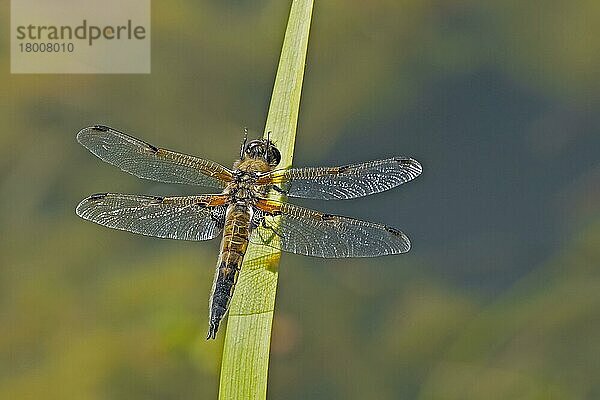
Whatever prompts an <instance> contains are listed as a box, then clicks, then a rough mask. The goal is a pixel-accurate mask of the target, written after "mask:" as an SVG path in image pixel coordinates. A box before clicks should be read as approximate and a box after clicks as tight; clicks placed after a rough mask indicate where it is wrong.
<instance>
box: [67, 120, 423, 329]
mask: <svg viewBox="0 0 600 400" xmlns="http://www.w3.org/2000/svg"><path fill="white" fill-rule="evenodd" d="M77 140H78V141H79V143H81V144H82V145H83V146H84V147H86V148H87V149H88V150H89V151H91V152H92V153H93V154H95V155H96V156H98V157H99V158H101V159H102V160H104V161H106V162H108V163H110V164H113V165H115V166H117V167H119V168H120V169H121V170H123V171H125V172H128V173H130V174H132V175H135V176H137V177H139V178H144V179H150V180H154V181H159V182H166V183H179V184H188V185H199V186H205V187H211V188H216V189H220V190H221V193H220V194H200V195H196V196H182V197H156V196H142V195H134V194H117V193H101V194H94V195H92V196H90V197H88V198H86V199H84V200H83V201H82V202H81V203H79V205H78V206H77V215H79V216H80V217H82V218H84V219H87V220H90V221H92V222H95V223H97V224H100V225H104V226H107V227H109V228H114V229H120V230H124V231H129V232H133V233H138V234H142V235H147V236H154V237H159V238H169V239H182V240H208V239H213V238H215V237H217V236H218V235H219V234H220V233H221V232H223V236H222V240H221V248H220V254H219V258H218V261H217V270H216V273H215V279H214V283H213V287H212V293H211V298H210V307H209V314H210V315H209V330H208V337H207V339H211V338H212V339H214V338H215V337H216V334H217V330H218V328H219V324H220V322H221V319H222V318H223V317H224V315H225V313H226V312H227V309H228V308H229V303H230V301H231V298H232V296H233V290H234V288H235V284H236V280H237V277H238V275H239V273H240V269H241V266H242V260H243V258H244V254H245V253H246V249H247V247H248V243H249V242H256V243H259V244H263V245H267V246H276V247H277V248H279V249H281V250H283V251H287V252H290V253H295V254H302V255H306V256H314V257H324V258H342V257H377V256H383V255H389V254H399V253H405V252H407V251H408V250H409V249H410V241H409V240H408V237H406V235H404V233H402V232H400V231H399V230H397V229H394V228H391V227H389V226H386V225H382V224H376V223H372V222H366V221H361V220H358V219H354V218H348V217H342V216H338V215H331V214H325V213H321V212H318V211H313V210H309V209H306V208H302V207H298V206H295V205H291V204H288V203H284V202H279V201H275V200H272V199H270V198H269V193H270V192H271V191H272V190H274V191H276V192H277V193H279V194H283V195H286V196H289V197H301V198H307V199H321V200H332V199H353V198H357V197H362V196H367V195H370V194H373V193H379V192H383V191H385V190H388V189H392V188H394V187H396V186H398V185H401V184H403V183H405V182H408V181H410V180H412V179H414V178H416V177H417V176H418V175H419V174H420V173H421V171H422V169H421V165H420V164H419V163H418V162H417V161H416V160H414V159H412V158H408V157H394V158H388V159H385V160H378V161H370V162H365V163H362V164H354V165H345V166H341V167H330V168H291V169H276V167H277V165H278V164H279V162H280V160H281V155H280V153H279V150H277V148H276V147H275V145H274V144H273V142H271V141H270V140H269V139H262V140H252V141H249V142H248V141H247V136H246V137H245V138H244V142H243V143H242V147H241V151H240V159H239V160H237V161H235V163H234V164H233V169H229V168H226V167H224V166H222V165H220V164H217V163H215V162H213V161H208V160H204V159H201V158H198V157H194V156H190V155H186V154H181V153H177V152H174V151H171V150H167V149H163V148H159V147H155V146H153V145H151V144H148V143H145V142H143V141H141V140H139V139H136V138H134V137H132V136H129V135H127V134H125V133H123V132H119V131H117V130H115V129H112V128H109V127H106V126H102V125H97V126H92V127H88V128H84V129H82V130H81V131H80V132H79V133H78V134H77ZM258 227H264V228H266V230H267V231H270V232H272V233H273V235H272V236H273V237H276V238H277V240H274V241H270V242H269V241H265V240H264V238H262V237H260V235H258V234H257V233H258V232H259V231H261V230H259V229H256V228H258ZM273 243H275V244H273Z"/></svg>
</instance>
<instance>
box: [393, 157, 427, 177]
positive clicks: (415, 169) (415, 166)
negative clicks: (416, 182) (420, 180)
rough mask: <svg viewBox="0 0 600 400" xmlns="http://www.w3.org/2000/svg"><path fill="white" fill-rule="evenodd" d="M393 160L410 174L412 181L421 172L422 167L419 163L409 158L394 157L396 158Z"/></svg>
mask: <svg viewBox="0 0 600 400" xmlns="http://www.w3.org/2000/svg"><path fill="white" fill-rule="evenodd" d="M394 160H396V161H397V162H398V163H399V164H401V165H403V166H404V167H406V169H407V170H409V171H410V172H411V175H412V179H414V178H416V177H417V176H419V175H421V173H422V172H423V166H422V165H421V163H420V162H418V161H417V160H415V159H414V158H411V157H396V158H394Z"/></svg>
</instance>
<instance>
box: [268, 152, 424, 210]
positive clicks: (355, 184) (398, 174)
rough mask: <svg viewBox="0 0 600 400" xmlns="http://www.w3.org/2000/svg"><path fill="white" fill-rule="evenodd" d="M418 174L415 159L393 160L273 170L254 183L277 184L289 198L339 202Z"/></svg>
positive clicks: (398, 183) (390, 185)
mask: <svg viewBox="0 0 600 400" xmlns="http://www.w3.org/2000/svg"><path fill="white" fill-rule="evenodd" d="M422 171H423V169H422V167H421V164H419V162H418V161H417V160H414V159H412V158H405V157H394V158H389V159H386V160H377V161H369V162H366V163H362V164H354V165H345V166H342V167H331V168H297V169H295V168H292V169H289V170H287V171H282V170H279V171H273V172H271V173H268V174H266V175H265V176H264V177H261V178H259V180H258V183H259V184H263V185H268V184H273V185H277V184H281V185H282V188H283V190H284V191H285V193H286V194H287V195H288V196H290V197H303V198H306V199H320V200H334V199H335V200H342V199H354V198H357V197H363V196H368V195H370V194H374V193H379V192H383V191H385V190H389V189H392V188H395V187H396V186H399V185H401V184H403V183H405V182H408V181H410V180H412V179H414V178H416V177H417V176H419V175H420V174H421V172H422Z"/></svg>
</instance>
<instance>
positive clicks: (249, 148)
mask: <svg viewBox="0 0 600 400" xmlns="http://www.w3.org/2000/svg"><path fill="white" fill-rule="evenodd" d="M244 156H245V157H249V158H260V159H263V160H265V161H266V162H267V164H269V165H270V166H271V167H276V166H277V164H279V162H280V161H281V153H280V152H279V150H277V147H275V146H274V145H273V142H271V141H270V140H269V139H261V140H251V141H249V142H248V143H246V145H245V146H244Z"/></svg>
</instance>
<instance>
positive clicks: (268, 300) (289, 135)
mask: <svg viewBox="0 0 600 400" xmlns="http://www.w3.org/2000/svg"><path fill="white" fill-rule="evenodd" d="M312 9H313V0H293V1H292V7H291V10H290V16H289V19H288V25H287V29H286V32H285V38H284V41H283V47H282V50H281V56H280V59H279V66H278V68H277V76H276V78H275V84H274V87H273V94H272V95H271V104H270V106H269V113H268V116H267V122H266V124H265V137H266V135H267V132H270V137H271V140H272V141H273V142H274V143H275V145H276V146H277V148H278V149H279V151H280V152H281V163H280V164H279V166H278V168H288V167H290V166H291V165H292V156H293V153H294V142H295V137H296V126H297V122H298V110H299V107H300V94H301V91H302V80H303V77H304V64H305V60H306V51H307V47H308V34H309V30H310V21H311V16H312ZM280 255H281V253H280V252H279V251H277V250H274V249H271V248H267V247H265V246H254V245H252V244H251V245H250V246H249V248H248V252H247V253H246V257H245V260H244V264H243V266H242V272H241V273H240V277H239V280H238V284H237V286H236V289H235V294H234V297H233V299H232V304H231V308H230V310H229V318H228V322H227V332H226V335H225V345H224V349H223V360H222V364H221V380H220V385H219V399H222V400H223V399H228V400H229V399H265V398H266V396H267V375H268V368H269V350H270V343H271V327H272V325H273V310H274V308H275V293H276V291H277V277H278V265H279V258H280Z"/></svg>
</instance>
